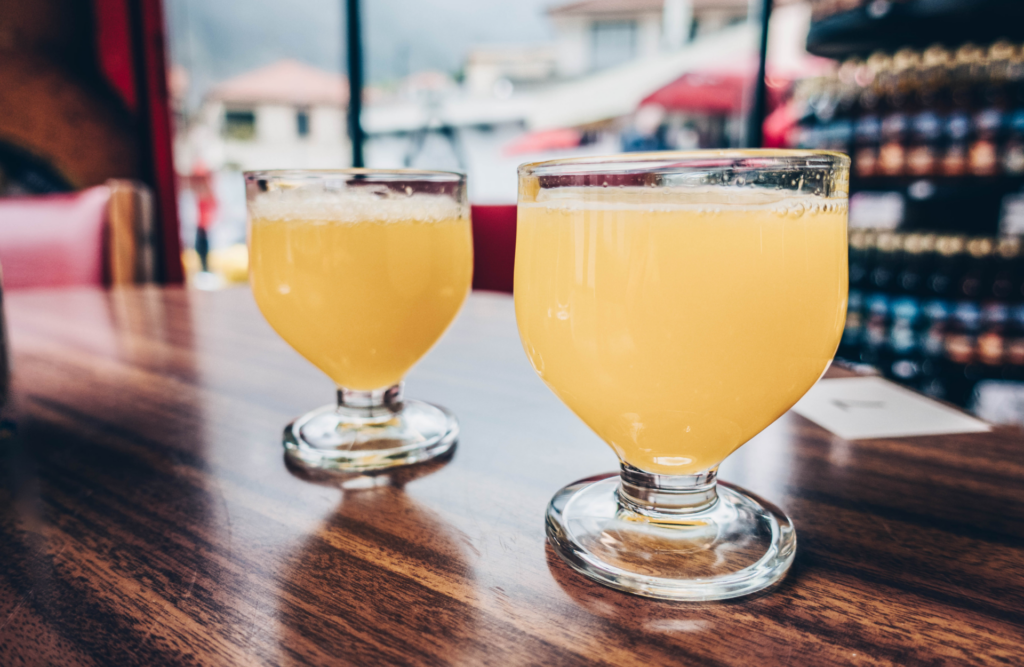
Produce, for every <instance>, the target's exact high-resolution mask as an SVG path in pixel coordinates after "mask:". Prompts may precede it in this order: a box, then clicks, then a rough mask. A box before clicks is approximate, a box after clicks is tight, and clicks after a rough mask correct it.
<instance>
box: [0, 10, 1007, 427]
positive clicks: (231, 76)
mask: <svg viewBox="0 0 1024 667" xmlns="http://www.w3.org/2000/svg"><path fill="white" fill-rule="evenodd" d="M1022 42H1024V3H1021V2H1019V0H870V1H868V0H815V1H811V2H807V1H804V2H796V1H787V0H774V2H772V1H771V0H578V1H574V2H567V1H560V0H520V1H519V2H516V3H508V2H503V1H501V0H474V1H473V2H468V1H466V0H432V1H430V2H422V1H414V0H363V1H362V2H358V1H357V0H292V1H291V2H288V3H282V2H271V1H270V0H245V1H244V2H243V1H242V0H217V2H209V1H207V0H34V1H33V2H31V3H25V2H18V1H16V0H0V53H2V57H0V263H2V264H3V268H4V274H5V286H6V287H7V288H15V289H17V288H24V287H32V286H47V285H51V286H52V285H68V284H102V285H119V284H126V283H142V282H163V283H179V282H184V283H186V284H188V285H189V286H190V287H192V288H197V289H220V288H224V287H229V286H232V285H237V284H240V283H244V282H245V280H246V272H247V256H246V250H245V206H244V190H243V187H242V180H241V172H242V171H244V170H251V169H264V168H334V167H348V166H353V165H360V164H362V165H365V166H368V167H383V168H395V167H412V168H424V169H446V170H457V171H464V172H467V173H468V174H469V184H470V185H469V188H470V191H469V195H470V200H471V202H472V204H473V205H474V208H473V215H474V234H475V236H476V241H475V243H476V252H477V260H476V261H477V263H476V267H475V270H476V276H477V277H476V279H475V283H474V286H475V287H476V288H482V289H498V290H504V291H508V290H510V289H511V269H512V263H511V262H512V260H511V257H512V253H513V250H514V243H515V208H514V204H515V199H516V172H515V168H516V166H517V165H519V164H521V163H523V162H529V161H536V160H544V159H550V158H556V157H566V156H580V155H591V154H607V153H617V152H621V151H639V150H644V151H648V150H669V149H690V148H723V147H742V146H768V147H805V148H826V149H831V150H838V151H842V152H844V153H848V154H850V155H851V156H852V157H853V174H852V178H851V201H850V225H851V246H850V248H851V250H850V253H851V254H850V259H851V265H850V309H849V318H848V321H847V329H846V334H845V335H844V339H843V344H842V347H841V349H840V352H839V356H840V358H841V359H843V360H845V361H847V362H849V363H852V364H858V365H864V366H870V367H872V368H874V369H876V370H877V371H878V372H880V373H882V374H884V375H886V376H887V377H890V378H892V379H894V380H896V381H899V382H902V383H904V384H906V385H908V386H911V387H914V388H916V389H918V390H920V391H923V392H926V393H928V394H930V395H932V396H935V397H938V398H942V399H945V400H948V401H951V402H954V403H957V404H959V405H962V406H967V407H970V408H971V409H973V410H974V411H975V412H977V413H978V414H980V415H981V416H983V417H984V418H986V419H990V420H993V421H1004V422H1008V421H1018V422H1022V423H1024V252H1022V249H1021V243H1020V235H1021V234H1024V45H1022Z"/></svg>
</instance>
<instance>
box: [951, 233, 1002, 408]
mask: <svg viewBox="0 0 1024 667" xmlns="http://www.w3.org/2000/svg"><path fill="white" fill-rule="evenodd" d="M992 249H993V245H992V241H991V239H987V238H974V239H971V240H970V241H968V242H967V253H968V255H969V259H968V263H967V267H966V269H965V271H964V273H963V275H961V277H960V280H959V281H958V282H957V289H956V291H955V294H954V299H955V300H956V305H955V307H954V310H953V317H952V320H951V324H950V331H949V333H947V335H946V340H945V348H946V361H947V362H948V365H949V366H948V370H949V376H948V387H949V395H948V396H947V398H948V399H949V400H951V401H952V402H954V403H956V404H957V405H961V406H964V407H966V406H967V404H968V403H969V402H970V399H971V395H972V393H973V392H974V385H975V384H977V382H978V380H981V379H982V378H983V377H984V369H983V368H982V366H981V365H980V363H979V357H978V334H979V333H980V331H979V330H980V326H981V304H980V300H981V297H982V295H983V294H984V293H985V291H986V287H987V286H986V283H985V281H986V278H987V277H988V276H987V273H988V271H987V269H988V266H989V265H988V258H989V257H990V255H991V254H992Z"/></svg>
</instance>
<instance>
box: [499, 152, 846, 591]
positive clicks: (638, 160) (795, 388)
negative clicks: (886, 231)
mask: <svg viewBox="0 0 1024 667" xmlns="http://www.w3.org/2000/svg"><path fill="white" fill-rule="evenodd" d="M848 174H849V159H848V158H847V157H846V156H843V155H840V154H838V153H827V152H818V151H764V150H751V151H694V152H685V153H649V154H632V155H622V156H615V157H609V158H580V159H569V160H556V161H553V162H542V163H537V164H528V165H523V166H522V167H520V169H519V224H518V230H517V239H516V264H515V285H514V289H515V306H516V319H517V322H518V326H519V333H520V337H521V338H522V342H523V346H524V348H525V350H526V353H527V356H528V357H529V359H530V362H531V363H532V364H533V367H534V369H535V370H536V372H537V374H538V375H539V376H540V377H541V378H542V379H543V380H544V382H545V383H546V384H547V385H548V387H550V388H551V389H552V391H554V393H555V394H556V395H558V397H559V398H560V399H561V400H562V401H563V402H565V404H566V405H567V406H568V407H569V408H570V409H572V411H573V412H575V413H576V414H577V415H578V416H579V417H580V418H581V419H583V421H584V422H586V424H587V425H588V426H590V428H591V429H593V430H594V431H595V432H596V433H597V435H599V436H600V437H601V438H602V439H603V440H604V441H605V442H606V443H608V444H609V445H610V446H611V447H612V448H613V449H614V450H615V452H616V454H617V455H618V457H619V459H620V462H621V471H620V472H619V474H617V475H616V474H609V475H602V476H598V477H592V478H589V479H584V480H581V481H579V482H576V483H574V484H571V485H569V486H567V487H565V488H564V489H562V490H561V491H559V492H558V493H557V494H556V495H555V497H554V498H553V499H552V501H551V504H550V505H549V507H548V512H547V534H548V538H549V541H550V542H551V544H552V546H553V547H554V549H555V551H556V552H557V553H558V554H559V555H560V556H561V557H562V558H563V559H564V560H565V561H566V562H568V563H569V565H571V566H572V567H573V568H575V569H576V570H577V571H579V572H581V573H583V574H585V575H586V576H588V577H590V578H592V579H595V580H597V581H599V582H601V583H603V584H606V585H608V586H611V587H614V588H617V589H620V590H624V591H628V592H631V593H637V594H640V595H646V596H650V597H657V598H667V599H677V600H712V599H723V598H730V597H736V596H739V595H745V594H748V593H752V592H754V591H757V590H760V589H762V588H765V587H767V586H769V585H771V584H772V583H774V582H776V581H778V580H779V579H780V578H781V577H782V576H783V575H784V574H785V572H786V571H787V569H788V568H789V566H790V564H791V563H792V561H793V557H794V554H795V551H796V533H795V532H794V530H793V525H792V523H791V521H790V520H789V518H788V517H787V516H786V515H785V514H784V513H783V512H782V511H781V510H779V509H778V508H776V507H774V506H773V505H771V504H770V503H769V502H767V501H765V500H762V499H761V498H758V497H757V496H755V495H754V494H752V493H749V492H747V491H744V490H743V489H740V488H738V487H736V486H733V485H730V484H727V483H725V482H722V483H718V482H717V480H716V475H717V470H718V466H719V464H720V463H721V462H722V461H723V460H724V459H725V458H726V457H727V456H729V454H731V453H732V452H733V451H735V450H736V449H737V448H738V447H740V446H741V445H743V444H744V443H745V442H747V441H748V440H749V439H750V438H752V437H753V436H755V435H756V434H757V433H759V432H760V431H761V430H763V429H764V428H765V427H766V426H768V425H769V424H771V423H772V422H773V421H775V420H776V419H777V418H778V417H779V416H780V415H782V414H783V413H784V412H785V411H786V410H788V409H789V408H790V407H792V406H793V404H795V403H796V402H797V400H799V399H800V397H801V396H803V395H804V393H806V392H807V390H808V389H810V387H811V386H812V385H813V384H814V383H815V382H816V381H817V380H818V379H819V378H820V377H821V375H822V374H823V373H824V371H825V369H826V368H827V367H828V365H829V362H830V361H831V359H832V356H833V355H834V354H835V351H836V348H837V346H838V344H839V339H840V337H841V334H842V330H843V324H844V321H845V314H846V296H847V248H846V212H847V190H848Z"/></svg>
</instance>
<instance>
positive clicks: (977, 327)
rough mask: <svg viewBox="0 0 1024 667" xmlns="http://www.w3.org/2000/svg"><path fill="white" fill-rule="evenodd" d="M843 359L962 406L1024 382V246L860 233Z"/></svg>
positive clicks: (1013, 241) (1012, 241) (1011, 239)
mask: <svg viewBox="0 0 1024 667" xmlns="http://www.w3.org/2000/svg"><path fill="white" fill-rule="evenodd" d="M837 356H838V357H839V358H841V359H845V360H847V361H851V362H854V363H863V364H870V365H872V366H874V367H876V368H877V369H879V370H880V371H881V372H882V373H883V374H884V375H885V376H886V377H888V378H890V379H893V380H895V381H897V382H900V383H902V384H905V385H908V386H911V387H913V388H915V389H918V390H919V391H922V392H924V393H926V394H929V395H931V396H934V397H936V398H941V399H944V400H947V401H950V402H952V403H956V404H959V405H962V406H968V405H970V403H971V399H972V395H973V392H974V389H975V386H976V385H977V383H978V382H980V381H982V380H999V381H1012V382H1021V381H1024V252H1022V249H1021V239H1020V237H1016V236H1003V237H968V236H963V235H945V234H932V233H898V232H892V231H878V230H865V229H855V230H852V231H851V233H850V302H849V310H848V311H847V321H846V329H845V330H844V332H843V339H842V343H841V344H840V347H839V352H838V354H837Z"/></svg>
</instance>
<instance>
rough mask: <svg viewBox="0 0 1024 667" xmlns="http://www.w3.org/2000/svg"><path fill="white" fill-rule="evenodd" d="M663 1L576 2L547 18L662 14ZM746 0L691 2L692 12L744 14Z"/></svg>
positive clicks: (552, 11) (554, 10) (558, 7)
mask: <svg viewBox="0 0 1024 667" xmlns="http://www.w3.org/2000/svg"><path fill="white" fill-rule="evenodd" d="M664 7H665V0H577V2H570V3H565V4H560V5H556V6H554V7H551V8H549V9H548V15H549V16H598V15H602V14H647V13H651V12H658V13H660V12H662V11H663V10H664ZM747 7H748V2H747V0H693V9H694V11H706V10H710V9H729V10H735V11H737V12H743V13H746V11H747Z"/></svg>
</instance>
